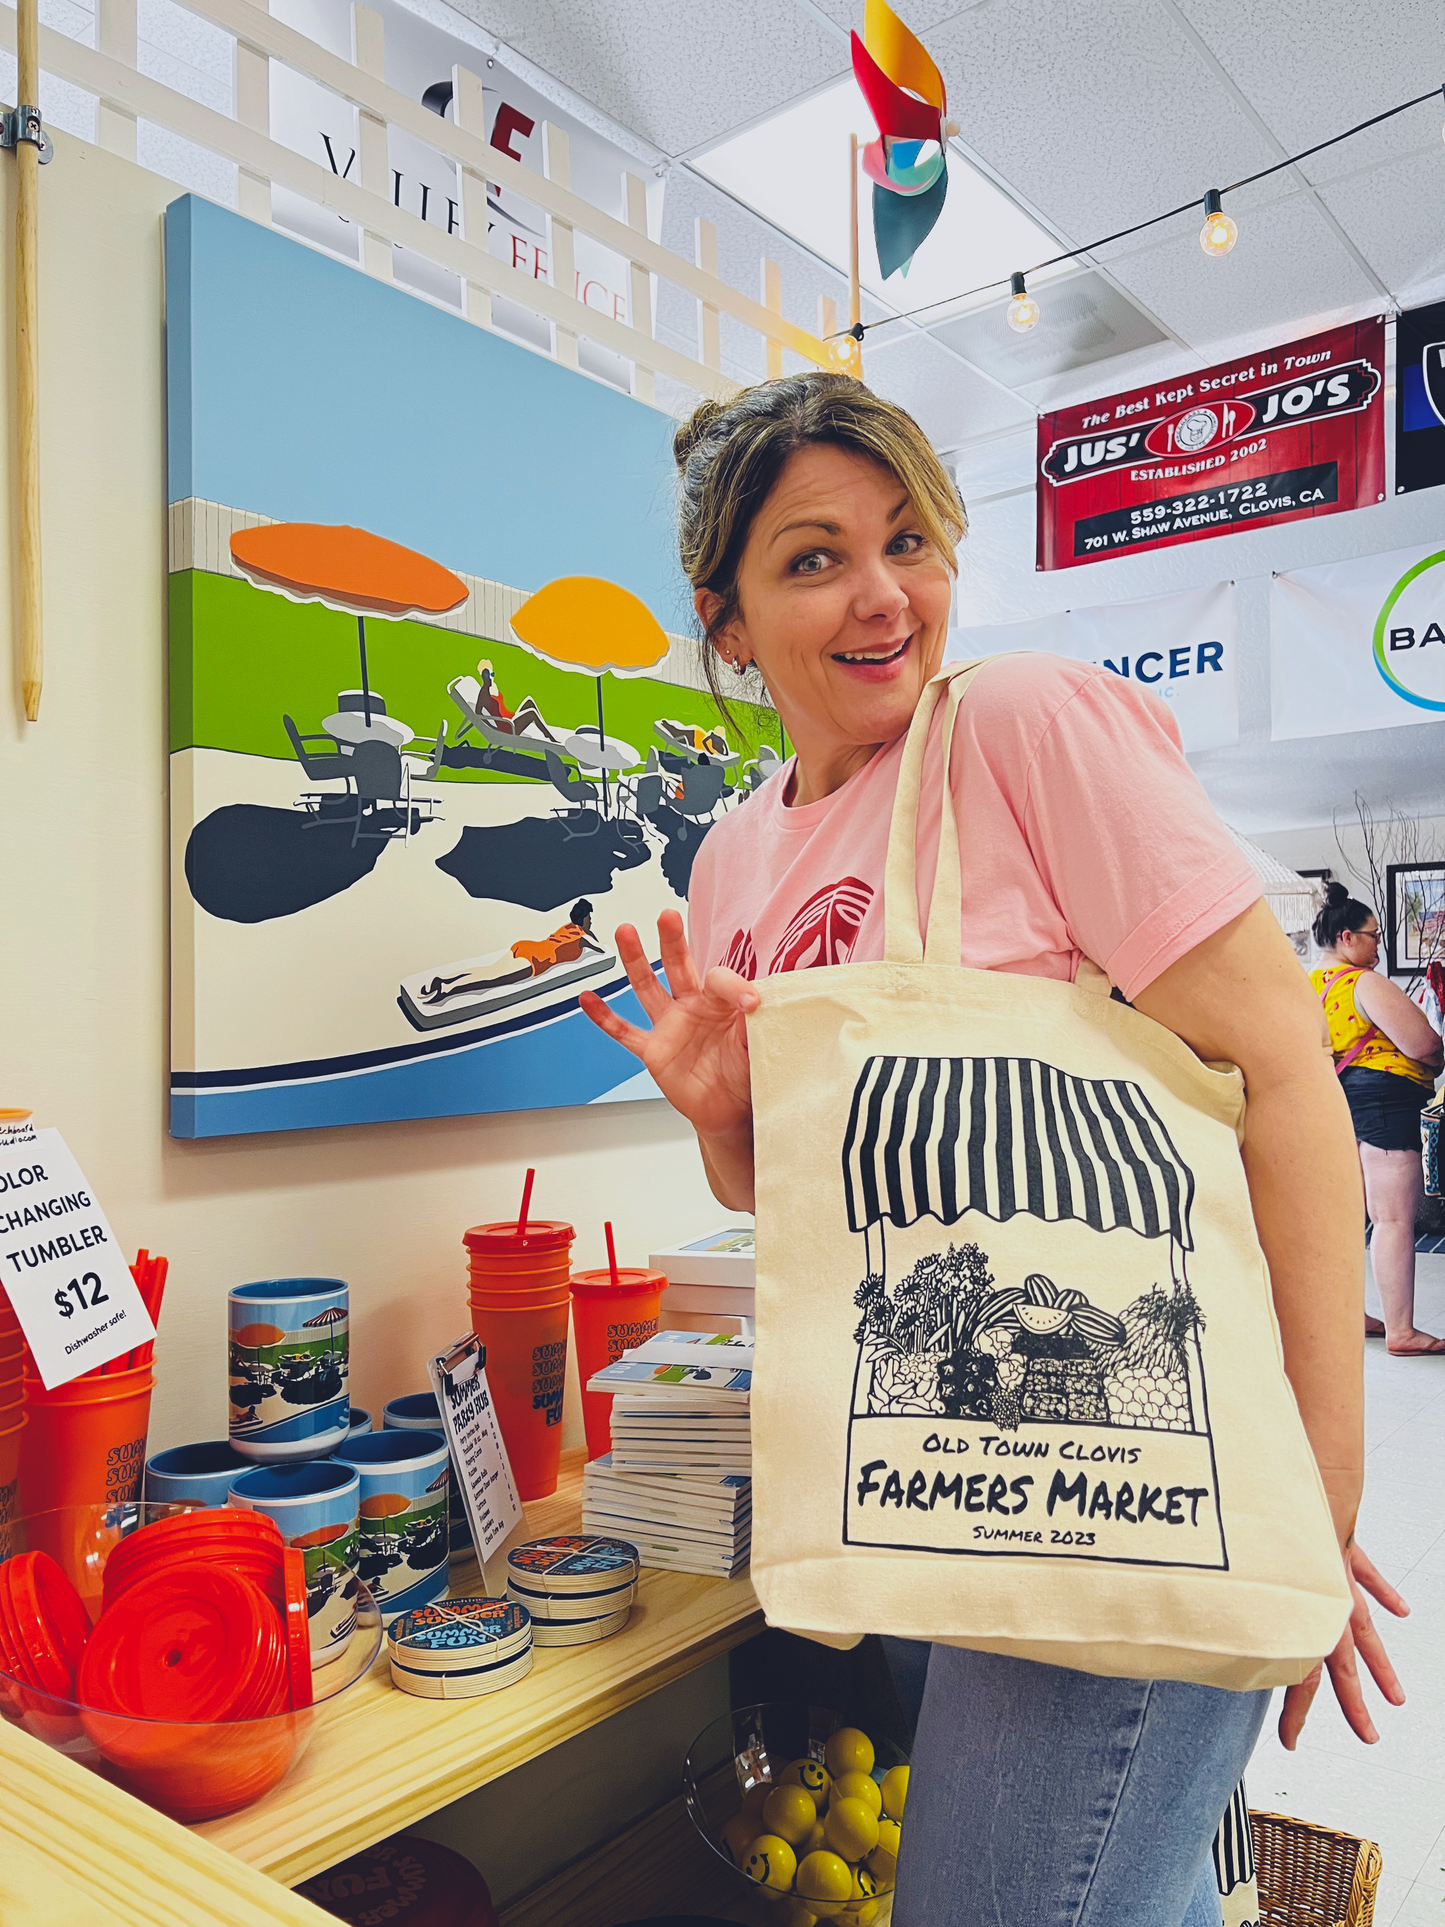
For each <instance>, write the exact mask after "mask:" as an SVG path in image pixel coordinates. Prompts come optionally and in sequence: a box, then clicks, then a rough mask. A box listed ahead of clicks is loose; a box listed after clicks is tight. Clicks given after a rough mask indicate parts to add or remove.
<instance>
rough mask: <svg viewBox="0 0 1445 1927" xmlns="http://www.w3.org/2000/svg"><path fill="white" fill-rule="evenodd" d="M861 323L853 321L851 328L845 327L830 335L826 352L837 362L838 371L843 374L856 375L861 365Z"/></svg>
mask: <svg viewBox="0 0 1445 1927" xmlns="http://www.w3.org/2000/svg"><path fill="white" fill-rule="evenodd" d="M862 340H863V324H862V322H861V321H855V322H854V324H853V326H852V327H851V328H845V329H844V331H843V333H842V334H840V335H830V336H829V338H828V352H829V353H830V354H831V355H832V357H833V360H834V361H835V362H836V363H837V364H838V368H839V371H840V372H841V373H842V374H845V375H856V374H857V373H858V371H859V369H860V368H861V367H862V366H863V355H862V350H861V346H860V344H861V342H862Z"/></svg>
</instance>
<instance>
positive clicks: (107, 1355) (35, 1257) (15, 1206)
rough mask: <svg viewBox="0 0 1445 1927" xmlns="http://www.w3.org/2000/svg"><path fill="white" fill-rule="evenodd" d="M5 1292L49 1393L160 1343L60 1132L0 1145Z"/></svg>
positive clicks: (1, 1280)
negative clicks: (152, 1341)
mask: <svg viewBox="0 0 1445 1927" xmlns="http://www.w3.org/2000/svg"><path fill="white" fill-rule="evenodd" d="M0 1285H3V1286H4V1288H5V1293H6V1296H7V1297H8V1298H9V1300H10V1303H11V1304H12V1306H13V1307H14V1309H15V1316H16V1317H17V1318H18V1319H19V1321H20V1329H21V1330H22V1331H23V1332H24V1334H25V1342H26V1344H27V1345H29V1347H30V1352H31V1356H32V1357H33V1358H34V1360H35V1369H36V1371H37V1372H39V1374H40V1380H41V1383H42V1384H43V1385H44V1387H45V1389H46V1391H47V1392H52V1391H54V1389H55V1387H56V1386H57V1385H67V1384H69V1382H70V1380H71V1379H73V1378H79V1377H80V1376H81V1374H82V1373H84V1372H90V1371H94V1369H95V1367H96V1366H97V1365H105V1364H107V1363H109V1361H110V1360H111V1359H112V1358H119V1357H120V1356H121V1355H122V1353H124V1352H128V1351H133V1350H134V1349H135V1347H136V1346H138V1345H144V1344H145V1343H146V1342H147V1341H148V1340H149V1339H152V1338H154V1337H155V1335H156V1328H155V1326H154V1325H153V1324H152V1323H151V1321H150V1317H149V1315H148V1314H147V1312H146V1308H145V1304H144V1302H143V1301H142V1299H141V1295H140V1293H139V1292H138V1291H137V1290H136V1285H135V1280H134V1279H133V1278H132V1277H131V1275H130V1266H129V1265H128V1264H127V1263H126V1261H125V1258H124V1256H123V1254H122V1252H121V1249H120V1246H119V1245H118V1244H117V1243H116V1241H115V1234H114V1232H113V1231H112V1230H111V1228H110V1225H109V1224H108V1223H107V1221H106V1216H105V1213H104V1212H103V1211H102V1210H101V1208H100V1206H99V1205H98V1204H97V1203H96V1201H95V1195H94V1193H93V1192H92V1191H91V1188H90V1186H89V1184H88V1183H87V1182H86V1176H85V1173H84V1172H83V1171H82V1170H81V1168H80V1166H79V1165H78V1164H77V1163H76V1161H75V1158H74V1155H73V1154H72V1152H71V1151H70V1149H69V1148H68V1147H67V1145H66V1142H65V1140H64V1138H62V1137H61V1135H60V1133H59V1131H57V1130H53V1129H50V1130H44V1131H32V1132H29V1133H28V1134H27V1133H16V1134H14V1135H9V1134H7V1136H6V1138H5V1139H4V1140H3V1141H0Z"/></svg>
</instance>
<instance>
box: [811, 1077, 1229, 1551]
mask: <svg viewBox="0 0 1445 1927" xmlns="http://www.w3.org/2000/svg"><path fill="white" fill-rule="evenodd" d="M843 1188H844V1194H845V1198H846V1203H847V1212H848V1224H849V1228H850V1230H852V1231H854V1232H857V1233H861V1234H862V1237H863V1240H864V1252H865V1277H864V1280H863V1283H862V1285H861V1286H860V1287H859V1290H858V1292H857V1295H856V1302H857V1304H858V1307H859V1310H860V1312H861V1318H860V1321H859V1324H858V1329H857V1332H856V1333H855V1338H856V1341H857V1345H858V1360H857V1369H856V1375H855V1379H854V1392H853V1401H852V1412H851V1417H850V1420H849V1453H848V1497H847V1502H846V1507H845V1517H844V1534H843V1536H844V1541H845V1543H847V1544H849V1545H871V1546H885V1547H894V1548H898V1549H905V1550H910V1551H933V1552H942V1553H964V1552H968V1553H1008V1554H1011V1555H1014V1556H1017V1555H1019V1554H1024V1555H1036V1556H1041V1557H1060V1556H1064V1557H1071V1558H1085V1559H1108V1560H1124V1561H1129V1562H1137V1563H1143V1564H1151V1565H1159V1564H1162V1565H1181V1566H1214V1567H1227V1565H1228V1559H1227V1556H1226V1552H1225V1546H1224V1534H1223V1527H1222V1524H1221V1521H1220V1517H1219V1510H1218V1504H1217V1496H1216V1495H1217V1482H1216V1478H1215V1469H1214V1452H1213V1445H1212V1441H1211V1438H1210V1433H1209V1412H1208V1404H1207V1399H1206V1395H1205V1384H1204V1363H1203V1355H1202V1350H1201V1334H1202V1332H1203V1330H1204V1325H1205V1317H1204V1312H1203V1310H1202V1309H1201V1307H1200V1305H1199V1304H1198V1302H1197V1301H1196V1299H1195V1297H1194V1294H1193V1292H1192V1290H1191V1289H1190V1285H1189V1281H1188V1277H1187V1274H1186V1269H1185V1261H1186V1254H1187V1253H1188V1252H1189V1251H1191V1250H1192V1249H1193V1239H1192V1235H1191V1231H1190V1224H1189V1214H1190V1206H1191V1203H1192V1200H1193V1196H1194V1175H1193V1173H1192V1171H1191V1170H1190V1169H1189V1167H1188V1165H1186V1164H1185V1163H1184V1161H1183V1160H1182V1158H1181V1157H1180V1156H1179V1153H1178V1152H1177V1151H1176V1149H1175V1148H1174V1145H1173V1143H1172V1141H1171V1139H1170V1137H1169V1133H1168V1131H1167V1130H1166V1128H1165V1126H1164V1123H1163V1121H1162V1119H1161V1118H1160V1116H1159V1114H1158V1112H1157V1111H1156V1110H1155V1108H1154V1107H1153V1105H1152V1104H1151V1103H1150V1101H1149V1099H1148V1098H1147V1097H1146V1096H1145V1094H1144V1092H1143V1090H1142V1089H1141V1087H1140V1086H1139V1085H1138V1084H1136V1083H1132V1082H1130V1081H1128V1080H1127V1079H1122V1078H1093V1079H1090V1078H1082V1077H1076V1076H1071V1075H1070V1074H1068V1073H1067V1072H1064V1071H1061V1070H1059V1069H1057V1068H1056V1067H1055V1066H1054V1065H1052V1064H1046V1063H1042V1062H1040V1061H1038V1060H1036V1059H1032V1058H1019V1057H974V1058H968V1057H963V1058H957V1057H955V1058H944V1057H870V1058H869V1059H868V1060H867V1061H866V1063H865V1064H864V1066H863V1069H862V1071H861V1073H860V1075H859V1077H858V1081H857V1084H856V1086H855V1088H854V1092H853V1099H852V1107H851V1111H850V1115H849V1119H848V1127H847V1134H846V1138H845V1141H844V1146H843ZM969 1213H976V1214H978V1215H979V1216H980V1217H982V1218H984V1219H987V1220H991V1221H992V1225H993V1227H994V1228H993V1229H991V1230H990V1231H989V1232H987V1233H986V1234H984V1241H983V1242H975V1241H969V1242H964V1243H955V1242H953V1241H951V1240H950V1241H949V1242H948V1243H947V1244H946V1245H944V1246H940V1244H939V1240H938V1233H937V1227H938V1226H945V1227H949V1226H953V1225H955V1224H957V1223H959V1221H960V1220H961V1219H963V1218H964V1217H965V1216H966V1215H967V1214H969ZM930 1220H932V1221H933V1223H932V1226H930V1224H929V1221H930ZM887 1227H892V1229H891V1230H888V1229H886V1228H887ZM1045 1227H1047V1229H1045ZM1100 1241H1103V1248H1101V1243H1100ZM1072 1278H1082V1279H1086V1280H1087V1281H1088V1283H1089V1289H1088V1291H1085V1290H1082V1289H1080V1288H1079V1287H1078V1286H1077V1285H1076V1284H1074V1283H1072V1282H1071V1279H1072ZM1101 1279H1106V1280H1107V1281H1108V1283H1107V1285H1106V1286H1101V1285H1100V1283H1099V1281H1100V1280H1101Z"/></svg>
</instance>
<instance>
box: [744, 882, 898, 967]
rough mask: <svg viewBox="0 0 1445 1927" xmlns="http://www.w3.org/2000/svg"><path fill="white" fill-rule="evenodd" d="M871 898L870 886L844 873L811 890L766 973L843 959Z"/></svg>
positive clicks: (850, 950)
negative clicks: (840, 879) (838, 879)
mask: <svg viewBox="0 0 1445 1927" xmlns="http://www.w3.org/2000/svg"><path fill="white" fill-rule="evenodd" d="M872 901H873V890H872V886H871V885H869V884H867V883H864V882H862V881H861V879H860V878H858V877H844V878H843V879H842V881H841V882H840V883H829V884H825V885H824V887H823V888H822V889H821V890H817V891H815V892H814V893H813V895H812V896H810V897H809V898H808V901H807V902H806V903H805V904H804V905H803V907H802V909H801V910H799V911H798V912H797V914H796V915H795V916H794V918H793V920H792V922H791V923H790V924H789V925H788V927H787V929H786V930H785V931H784V932H783V934H782V937H781V939H780V940H779V943H778V947H777V949H776V950H775V951H774V953H773V961H772V962H771V963H770V964H769V965H768V975H769V976H770V977H776V976H777V975H778V974H779V972H780V971H784V970H814V969H817V968H818V967H820V966H821V965H823V964H840V963H847V961H848V959H849V958H850V957H851V956H852V954H853V946H854V945H855V944H856V943H857V941H858V932H859V931H860V930H861V929H862V927H863V918H864V916H865V915H866V914H867V910H868V906H869V904H870V903H871V902H872Z"/></svg>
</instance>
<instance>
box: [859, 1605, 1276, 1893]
mask: <svg viewBox="0 0 1445 1927" xmlns="http://www.w3.org/2000/svg"><path fill="white" fill-rule="evenodd" d="M885 1645H886V1646H887V1648H888V1656H889V1663H890V1665H891V1666H892V1668H893V1672H894V1678H895V1682H896V1684H897V1687H898V1696H899V1699H900V1701H901V1702H902V1703H903V1706H904V1709H905V1711H908V1712H912V1711H913V1708H914V1705H916V1701H917V1694H918V1692H919V1690H920V1688H921V1686H922V1680H923V1671H924V1665H925V1662H926V1667H927V1686H926V1690H923V1692H922V1711H921V1714H920V1715H919V1719H918V1734H917V1738H916V1740H915V1742H914V1748H913V1772H912V1775H911V1777H910V1780H909V1788H908V1812H907V1817H906V1820H905V1823H904V1828H903V1842H904V1845H903V1855H902V1858H901V1860H900V1862H899V1869H898V1892H897V1897H896V1901H895V1905H894V1910H893V1921H894V1927H1219V1920H1220V1906H1219V1893H1218V1888H1217V1886H1216V1883H1215V1876H1214V1863H1213V1860H1212V1857H1211V1855H1210V1845H1211V1843H1212V1841H1213V1839H1214V1835H1215V1832H1216V1831H1217V1829H1218V1827H1219V1822H1220V1820H1221V1818H1222V1817H1223V1814H1224V1809H1225V1807H1226V1806H1227V1805H1228V1804H1229V1796H1230V1795H1231V1794H1232V1793H1233V1791H1234V1789H1235V1787H1236V1785H1237V1784H1238V1782H1239V1780H1240V1779H1241V1777H1242V1776H1243V1773H1244V1769H1245V1766H1246V1764H1247V1762H1248V1760H1249V1756H1250V1754H1251V1753H1252V1752H1253V1750H1254V1743H1255V1740H1256V1739H1257V1738H1258V1736H1259V1730H1260V1727H1261V1726H1262V1724H1263V1722H1264V1716H1265V1712H1266V1710H1267V1708H1268V1706H1269V1694H1268V1693H1267V1692H1261V1693H1226V1692H1222V1691H1220V1690H1219V1689H1218V1688H1216V1687H1212V1686H1185V1685H1183V1684H1181V1683H1180V1682H1179V1681H1177V1680H1163V1681H1160V1680H1153V1681H1150V1680H1133V1679H1098V1678H1095V1677H1094V1676H1093V1675H1092V1674H1090V1673H1073V1672H1066V1671H1065V1670H1064V1669H1063V1668H1062V1667H1058V1666H1040V1665H1037V1664H1035V1663H1034V1662H1033V1661H1030V1660H1022V1659H999V1658H995V1657H993V1656H992V1655H990V1654H987V1653H970V1652H964V1651H962V1650H960V1649H959V1648H958V1647H954V1646H934V1647H932V1648H931V1649H930V1648H929V1647H927V1646H925V1645H922V1644H920V1643H919V1642H917V1641H913V1640H895V1639H890V1640H887V1641H885ZM930 1654H931V1656H930Z"/></svg>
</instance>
